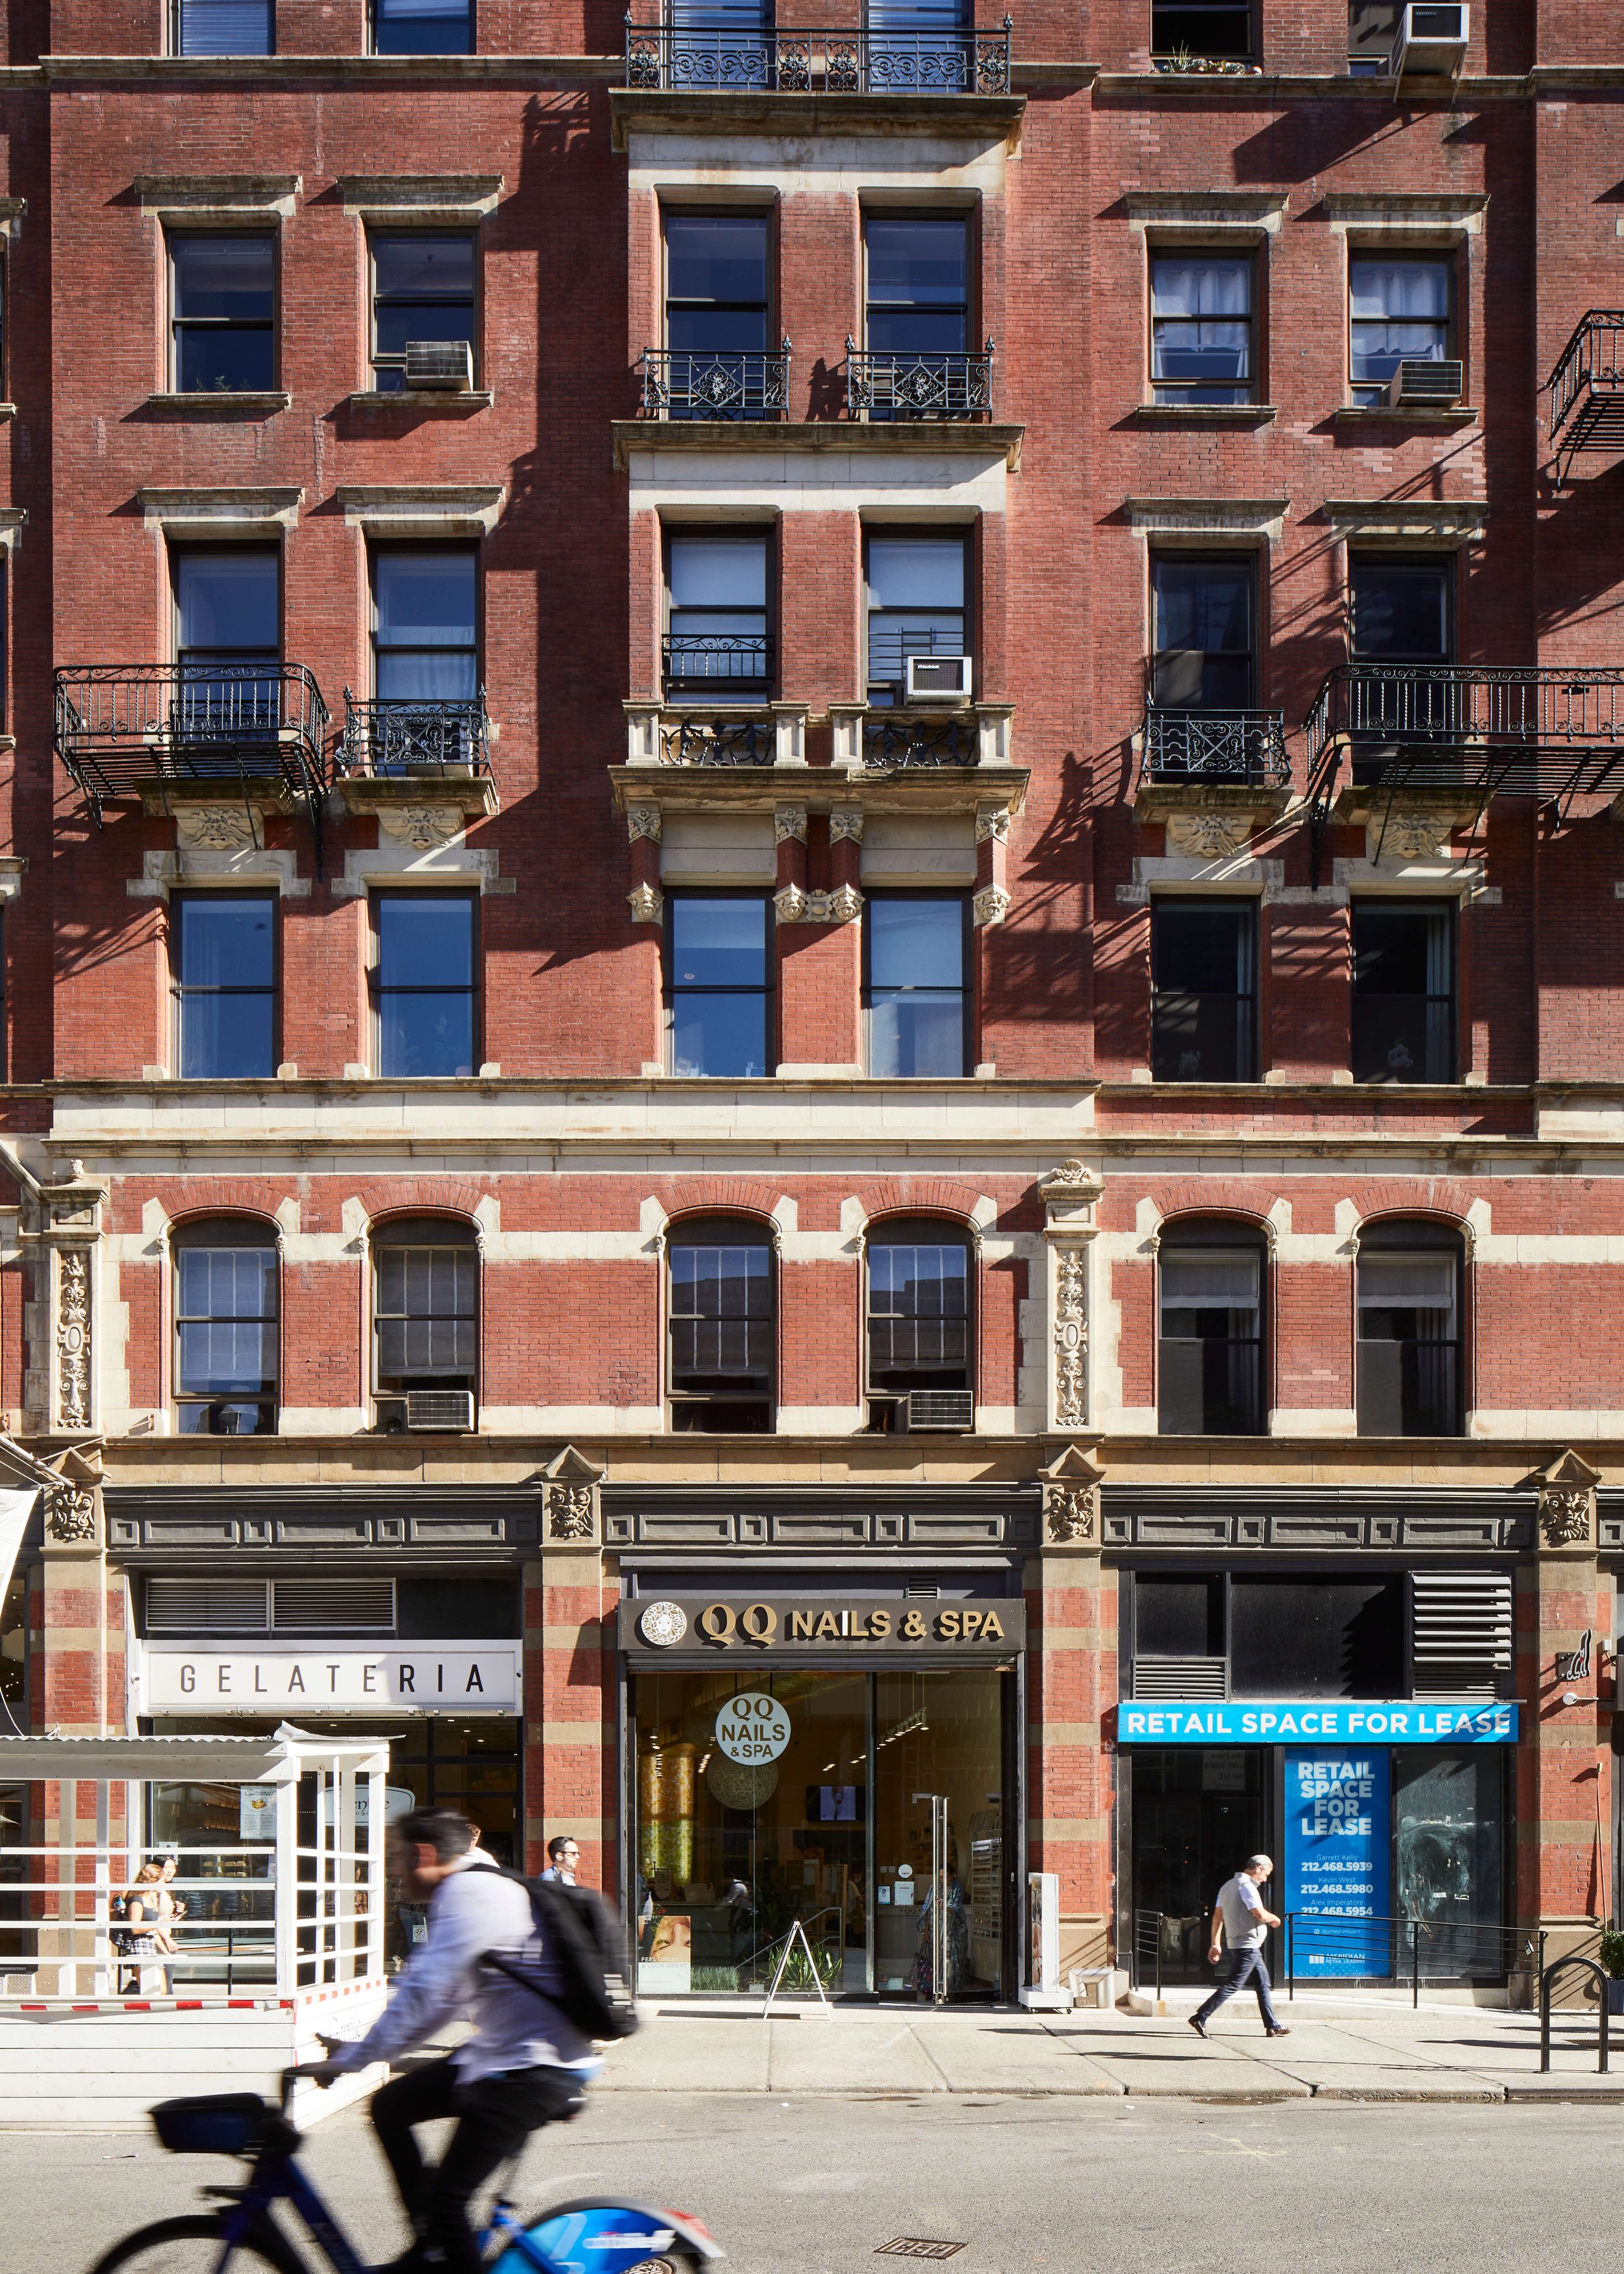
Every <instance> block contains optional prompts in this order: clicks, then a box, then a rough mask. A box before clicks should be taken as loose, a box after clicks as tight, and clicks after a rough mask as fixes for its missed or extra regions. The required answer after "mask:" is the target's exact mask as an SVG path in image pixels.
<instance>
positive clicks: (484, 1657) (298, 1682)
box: [137, 1642, 522, 1720]
mask: <svg viewBox="0 0 1624 2274" xmlns="http://www.w3.org/2000/svg"><path fill="white" fill-rule="evenodd" d="M521 1655H522V1653H521V1651H520V1647H519V1645H518V1644H517V1643H511V1642H509V1643H495V1644H489V1645H487V1644H484V1643H469V1642H405V1643H399V1642H397V1643H390V1644H389V1645H387V1647H384V1648H380V1647H379V1646H378V1645H376V1644H373V1645H368V1646H367V1647H365V1648H361V1649H357V1647H356V1645H354V1644H353V1643H337V1644H333V1643H316V1644H313V1645H307V1646H306V1647H305V1648H303V1649H299V1650H289V1648H287V1647H286V1646H285V1645H273V1646H271V1647H270V1648H267V1649H262V1650H256V1649H255V1648H254V1647H253V1645H252V1644H238V1645H236V1646H235V1647H234V1648H232V1649H230V1650H207V1649H206V1650H189V1649H178V1648H176V1647H174V1646H172V1645H165V1646H164V1647H163V1648H162V1649H158V1648H154V1647H152V1646H150V1645H149V1646H148V1648H147V1652H146V1653H145V1660H144V1663H142V1664H141V1665H140V1666H139V1668H137V1672H138V1675H139V1687H140V1696H139V1699H138V1702H137V1711H138V1712H139V1713H207V1714H209V1715H210V1716H211V1717H212V1716H214V1715H215V1714H221V1713H273V1714H275V1715H276V1716H277V1717H278V1719H282V1718H284V1717H285V1718H289V1719H294V1720H297V1717H298V1715H299V1714H300V1713H382V1712H387V1713H517V1712H518V1710H519V1698H520V1695H521V1688H520V1659H521Z"/></svg>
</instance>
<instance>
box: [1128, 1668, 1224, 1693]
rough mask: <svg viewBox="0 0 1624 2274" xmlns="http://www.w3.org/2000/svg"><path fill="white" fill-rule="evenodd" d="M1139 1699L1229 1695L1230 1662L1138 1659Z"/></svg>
mask: <svg viewBox="0 0 1624 2274" xmlns="http://www.w3.org/2000/svg"><path fill="white" fill-rule="evenodd" d="M1133 1694H1134V1696H1135V1698H1227V1697H1228V1696H1229V1662H1228V1660H1225V1659H1222V1658H1136V1659H1135V1660H1134V1661H1133Z"/></svg>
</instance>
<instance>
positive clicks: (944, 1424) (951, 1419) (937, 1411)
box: [904, 1389, 975, 1434]
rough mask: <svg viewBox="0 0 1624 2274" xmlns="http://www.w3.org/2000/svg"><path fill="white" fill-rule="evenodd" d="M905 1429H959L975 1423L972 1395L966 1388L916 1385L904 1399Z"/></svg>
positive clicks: (971, 1426)
mask: <svg viewBox="0 0 1624 2274" xmlns="http://www.w3.org/2000/svg"><path fill="white" fill-rule="evenodd" d="M904 1402H905V1403H906V1406H907V1413H908V1430H909V1434H913V1433H914V1432H915V1431H916V1430H921V1429H942V1430H948V1431H960V1430H965V1429H974V1427H975V1399H974V1397H973V1396H972V1394H971V1392H970V1391H969V1390H967V1389H915V1390H914V1391H913V1392H912V1393H911V1394H910V1396H909V1397H907V1398H906V1400H905V1401H904Z"/></svg>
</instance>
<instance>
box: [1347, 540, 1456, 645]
mask: <svg viewBox="0 0 1624 2274" xmlns="http://www.w3.org/2000/svg"><path fill="white" fill-rule="evenodd" d="M1349 577H1350V587H1351V593H1352V601H1353V652H1354V656H1355V658H1356V659H1357V660H1359V661H1362V662H1371V663H1447V661H1448V660H1449V653H1450V621H1449V619H1450V606H1449V600H1450V576H1449V567H1448V563H1447V561H1387V560H1383V559H1382V558H1381V556H1380V554H1376V555H1371V554H1365V555H1363V556H1361V555H1358V554H1356V555H1355V556H1354V558H1353V560H1352V561H1351V562H1350V567H1349Z"/></svg>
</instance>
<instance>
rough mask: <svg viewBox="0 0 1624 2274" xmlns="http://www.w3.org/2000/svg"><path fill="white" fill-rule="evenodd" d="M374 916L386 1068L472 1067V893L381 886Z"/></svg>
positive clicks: (447, 1070) (390, 1071)
mask: <svg viewBox="0 0 1624 2274" xmlns="http://www.w3.org/2000/svg"><path fill="white" fill-rule="evenodd" d="M372 917H373V922H374V925H375V927H376V933H377V957H378V960H377V965H376V967H375V969H374V972H373V985H374V990H375V997H376V1006H377V1019H378V1057H377V1066H378V1071H379V1073H380V1074H383V1075H386V1076H395V1077H398V1078H409V1077H410V1076H412V1075H417V1074H460V1073H461V1074H466V1073H473V1071H474V1066H475V1035H476V1030H477V1024H478V982H477V960H476V957H477V949H476V940H475V924H476V921H477V918H476V914H475V908H474V901H473V897H472V895H471V894H470V893H467V892H375V893H374V894H373V895H372Z"/></svg>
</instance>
